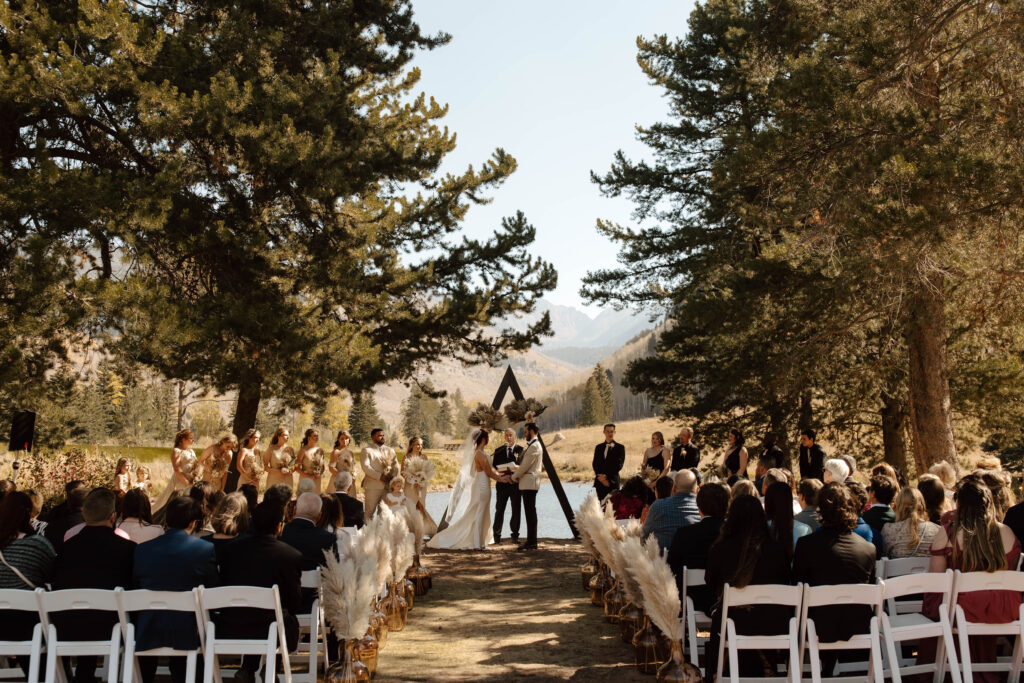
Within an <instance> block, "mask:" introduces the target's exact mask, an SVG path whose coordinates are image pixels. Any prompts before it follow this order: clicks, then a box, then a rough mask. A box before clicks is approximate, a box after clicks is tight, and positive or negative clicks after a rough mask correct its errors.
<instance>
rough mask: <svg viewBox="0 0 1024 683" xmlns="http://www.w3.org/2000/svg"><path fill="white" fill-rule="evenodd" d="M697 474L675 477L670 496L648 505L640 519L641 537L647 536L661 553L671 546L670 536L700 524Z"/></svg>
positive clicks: (688, 472)
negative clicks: (655, 543)
mask: <svg viewBox="0 0 1024 683" xmlns="http://www.w3.org/2000/svg"><path fill="white" fill-rule="evenodd" d="M698 488H700V487H699V486H698V485H697V475H696V474H694V473H693V472H692V471H691V470H683V471H682V472H679V473H678V474H676V478H675V483H674V485H673V487H672V495H671V496H669V497H668V498H662V499H660V500H656V501H654V503H652V504H651V509H650V510H648V511H647V519H645V520H644V538H647V537H648V536H650V535H651V534H654V537H655V538H657V539H658V546H659V547H660V548H661V550H662V551H665V550H667V549H668V547H669V546H670V545H672V537H673V536H675V534H676V531H678V530H679V529H680V528H682V527H684V526H689V525H690V524H696V523H697V522H699V521H700V511H699V510H698V509H697V489H698Z"/></svg>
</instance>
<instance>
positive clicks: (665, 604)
mask: <svg viewBox="0 0 1024 683" xmlns="http://www.w3.org/2000/svg"><path fill="white" fill-rule="evenodd" d="M626 542H627V543H629V544H630V545H629V546H627V549H626V552H625V553H624V556H625V560H626V571H628V572H629V573H630V575H631V576H632V577H633V579H634V580H635V581H636V584H637V586H638V587H639V588H640V593H641V594H642V595H643V607H644V612H645V613H646V614H647V616H648V617H650V619H651V621H653V622H654V625H655V626H657V627H658V628H659V629H661V632H662V633H664V634H665V636H667V637H668V639H669V640H671V641H681V640H682V639H683V637H684V635H685V628H684V625H683V621H682V620H681V619H680V618H679V610H680V601H679V587H678V586H677V585H676V579H675V576H674V575H673V574H672V569H671V568H669V566H668V562H666V561H665V558H664V557H663V556H662V554H661V549H660V548H659V546H658V540H657V539H656V538H653V537H651V538H649V539H648V540H647V542H646V543H644V544H643V552H639V553H637V552H635V546H633V545H632V541H631V540H629V539H627V541H626Z"/></svg>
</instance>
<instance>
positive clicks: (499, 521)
mask: <svg viewBox="0 0 1024 683" xmlns="http://www.w3.org/2000/svg"><path fill="white" fill-rule="evenodd" d="M522 459H523V447H522V446H520V445H519V444H515V445H514V446H513V447H512V448H511V449H510V448H509V447H508V444H502V445H500V446H498V448H497V449H495V451H494V455H492V456H491V464H493V465H494V468H495V469H497V468H498V466H499V465H507V464H508V463H510V462H513V463H515V464H517V465H518V464H519V463H520V462H521V461H522ZM494 493H495V502H494V542H495V543H497V542H498V541H499V540H500V539H501V528H502V527H503V526H504V525H505V507H506V506H507V505H508V504H509V502H511V503H512V514H511V516H510V517H509V520H508V529H509V531H510V532H511V535H512V540H513V541H518V540H519V519H520V514H521V512H522V496H521V495H520V494H519V485H518V484H515V483H509V484H505V483H503V482H500V481H499V482H498V483H496V484H495V485H494Z"/></svg>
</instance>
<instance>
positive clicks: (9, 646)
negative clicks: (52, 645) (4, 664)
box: [0, 588, 43, 683]
mask: <svg viewBox="0 0 1024 683" xmlns="http://www.w3.org/2000/svg"><path fill="white" fill-rule="evenodd" d="M39 590H42V589H41V588H40V589H39ZM11 612H28V613H31V614H38V613H39V602H38V598H37V597H36V595H35V593H33V592H32V591H29V590H20V589H14V588H7V589H3V590H0V614H4V615H8V616H6V617H5V618H10V616H9V615H10V614H11ZM24 656H28V678H27V679H26V680H27V683H38V682H39V664H40V662H41V661H42V656H43V626H42V624H36V625H35V626H34V627H33V628H32V637H31V638H29V639H28V640H0V658H3V657H24ZM0 671H3V672H4V673H5V674H6V672H7V671H10V672H11V673H12V674H13V675H11V676H7V675H0V678H5V679H6V678H18V679H20V678H21V677H22V671H21V669H20V667H18V666H17V665H15V666H14V667H13V668H12V669H6V670H0Z"/></svg>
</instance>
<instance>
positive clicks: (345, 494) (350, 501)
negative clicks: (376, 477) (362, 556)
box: [334, 470, 365, 529]
mask: <svg viewBox="0 0 1024 683" xmlns="http://www.w3.org/2000/svg"><path fill="white" fill-rule="evenodd" d="M354 483H355V478H354V477H353V476H352V473H351V472H346V471H344V470H342V471H341V472H338V476H336V477H335V478H334V497H335V498H336V499H337V500H338V504H339V505H341V514H342V517H343V518H344V520H345V521H344V523H343V524H342V526H344V527H354V528H356V529H362V528H363V524H365V521H364V520H363V503H362V501H361V500H359V499H358V498H354V497H353V496H352V486H353V484H354Z"/></svg>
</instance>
